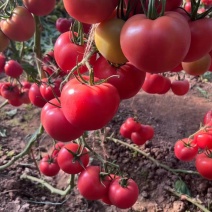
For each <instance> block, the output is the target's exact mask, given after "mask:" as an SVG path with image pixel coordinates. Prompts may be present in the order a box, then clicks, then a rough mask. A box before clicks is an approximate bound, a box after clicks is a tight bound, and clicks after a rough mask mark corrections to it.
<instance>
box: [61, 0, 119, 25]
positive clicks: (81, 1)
mask: <svg viewBox="0 0 212 212" xmlns="http://www.w3.org/2000/svg"><path fill="white" fill-rule="evenodd" d="M63 4H64V7H65V10H66V11H67V13H68V14H69V15H70V16H71V17H73V18H75V19H77V20H78V21H80V22H83V23H87V24H95V23H99V22H102V21H104V20H106V19H107V18H108V17H109V16H110V15H111V14H112V12H113V10H114V9H115V8H116V6H117V5H118V0H99V1H98V2H97V1H96V0H90V1H87V0H63ZM82 5H83V7H82Z"/></svg>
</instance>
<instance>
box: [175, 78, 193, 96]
mask: <svg viewBox="0 0 212 212" xmlns="http://www.w3.org/2000/svg"><path fill="white" fill-rule="evenodd" d="M189 89H190V84H189V81H188V80H186V79H184V80H174V81H172V83H171V90H172V92H173V93H174V94H175V95H177V96H183V95H185V94H187V93H188V91H189Z"/></svg>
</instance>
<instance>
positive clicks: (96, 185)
mask: <svg viewBox="0 0 212 212" xmlns="http://www.w3.org/2000/svg"><path fill="white" fill-rule="evenodd" d="M100 171H101V170H100V167H99V166H88V167H87V168H86V169H85V170H84V171H82V172H81V173H80V175H79V178H78V181H77V188H78V190H79V192H80V194H81V195H82V196H83V197H84V198H86V199H88V200H98V199H101V198H103V197H104V196H105V195H106V194H107V192H108V189H109V185H110V178H109V177H108V176H107V177H105V178H104V179H101V178H100Z"/></svg>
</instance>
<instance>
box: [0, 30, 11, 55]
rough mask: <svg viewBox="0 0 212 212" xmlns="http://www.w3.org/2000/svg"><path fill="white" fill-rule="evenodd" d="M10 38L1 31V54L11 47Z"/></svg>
mask: <svg viewBox="0 0 212 212" xmlns="http://www.w3.org/2000/svg"><path fill="white" fill-rule="evenodd" d="M9 43H10V40H9V38H8V37H7V36H6V35H5V34H4V33H3V32H2V31H1V30H0V52H3V51H4V50H5V49H6V48H7V47H8V46H9Z"/></svg>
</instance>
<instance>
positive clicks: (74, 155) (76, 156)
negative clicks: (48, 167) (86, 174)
mask: <svg viewBox="0 0 212 212" xmlns="http://www.w3.org/2000/svg"><path fill="white" fill-rule="evenodd" d="M57 162H58V165H59V166H60V168H61V169H62V170H63V171H64V172H65V173H68V174H78V173H80V172H81V171H83V170H84V169H85V168H86V166H87V165H88V162H89V154H88V151H87V149H86V148H83V149H82V146H79V145H78V144H75V143H70V144H66V145H65V146H63V147H62V148H61V150H60V151H59V153H58V155H57Z"/></svg>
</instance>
